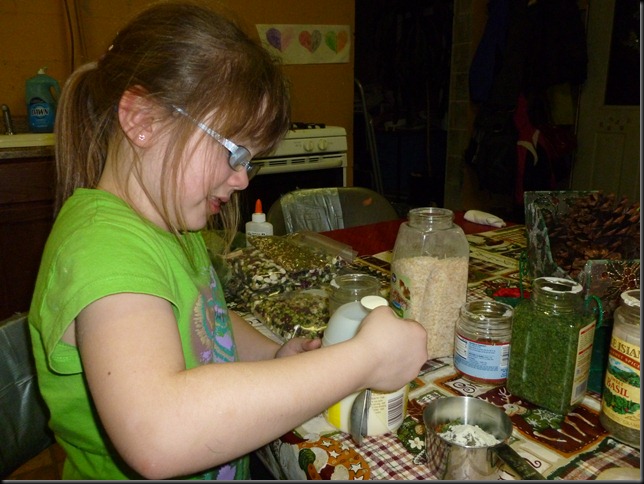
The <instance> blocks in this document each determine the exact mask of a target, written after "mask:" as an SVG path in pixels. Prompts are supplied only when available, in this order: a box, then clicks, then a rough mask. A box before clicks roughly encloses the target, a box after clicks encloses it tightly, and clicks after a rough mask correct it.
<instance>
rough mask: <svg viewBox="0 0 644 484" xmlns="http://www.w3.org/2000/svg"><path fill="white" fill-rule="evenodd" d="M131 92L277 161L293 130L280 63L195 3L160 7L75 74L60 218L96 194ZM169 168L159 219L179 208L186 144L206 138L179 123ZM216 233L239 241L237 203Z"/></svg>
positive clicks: (63, 116)
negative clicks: (79, 195) (80, 196)
mask: <svg viewBox="0 0 644 484" xmlns="http://www.w3.org/2000/svg"><path fill="white" fill-rule="evenodd" d="M127 90H137V91H142V92H144V93H146V94H145V95H146V96H148V97H149V99H151V100H152V101H154V102H156V103H157V104H158V105H160V106H162V107H166V108H167V112H168V116H172V115H173V114H174V111H173V106H180V107H182V108H183V109H185V111H187V112H188V113H190V115H191V116H192V117H193V118H195V119H198V120H203V121H204V122H206V123H207V124H208V125H209V126H212V127H213V128H214V129H216V130H217V131H218V132H220V133H221V134H222V135H223V136H225V137H228V138H234V139H244V140H248V141H249V143H252V145H253V146H255V147H256V148H257V149H259V153H258V154H260V155H261V154H264V153H267V152H269V151H271V150H272V149H273V148H274V147H275V146H276V145H277V143H278V142H279V141H280V139H281V138H282V136H283V135H284V133H285V132H286V130H287V129H288V126H289V115H290V101H289V95H288V85H287V81H286V79H285V78H284V76H283V74H282V72H281V69H280V67H279V65H278V63H277V62H276V61H275V59H273V58H272V57H271V56H270V55H269V53H268V52H267V51H266V50H265V49H264V48H262V47H261V46H260V45H259V44H258V43H256V42H255V41H253V40H252V39H251V38H250V37H249V36H247V35H246V34H245V33H244V32H243V30H242V29H241V28H240V27H239V26H238V24H237V23H236V22H235V21H233V20H231V19H229V18H228V17H226V16H224V15H222V14H220V13H218V12H215V11H214V10H212V9H211V8H207V7H204V6H201V5H199V4H198V3H196V2H163V3H158V4H156V5H154V6H152V7H150V8H149V9H147V10H145V11H143V12H142V13H140V14H139V15H138V16H136V17H135V18H134V19H133V20H132V21H131V22H130V23H129V24H128V25H127V26H126V27H125V28H124V29H123V30H121V31H120V32H119V33H118V34H117V36H116V38H115V39H114V41H113V43H112V44H111V45H110V46H109V48H108V49H107V50H106V52H105V54H104V55H103V56H102V57H101V58H100V59H99V60H98V61H96V62H93V63H90V64H87V65H85V66H82V67H80V68H79V69H77V70H76V71H75V72H74V73H73V74H72V75H71V76H70V78H69V79H68V80H67V82H66V83H65V86H64V89H63V93H62V95H61V98H60V101H59V106H58V113H57V119H56V129H55V132H56V167H57V177H58V178H57V179H58V186H57V190H56V205H55V212H56V213H58V211H59V210H60V208H61V206H62V204H63V203H64V202H65V200H66V199H67V198H69V197H70V196H71V194H72V193H73V192H74V190H75V189H77V188H79V187H84V188H95V187H96V186H97V184H98V181H99V179H100V177H101V174H102V172H103V168H104V166H105V161H106V158H107V156H108V152H109V151H110V150H113V149H114V147H115V146H119V145H120V144H122V142H123V140H124V139H125V134H124V133H123V132H122V129H121V126H120V124H119V120H118V104H119V101H120V99H121V96H122V95H123V93H124V92H126V91H127ZM174 118H175V119H173V121H172V132H173V135H174V136H176V142H175V143H171V144H170V145H171V146H169V149H168V152H167V153H166V155H165V158H164V161H163V168H162V170H163V180H164V182H163V183H164V191H163V193H164V194H165V198H163V202H162V205H163V206H162V207H160V212H161V213H162V215H163V216H164V218H165V221H166V223H168V226H169V227H171V230H172V231H173V232H175V233H177V234H178V233H180V232H181V231H182V230H184V229H185V227H183V226H182V225H183V222H182V221H181V220H180V221H179V224H178V226H175V225H176V224H171V223H169V221H170V215H169V214H168V211H167V207H168V206H169V201H170V200H172V198H169V197H173V198H174V200H175V202H176V200H177V197H178V194H177V181H178V177H179V176H180V170H179V168H180V167H179V163H180V160H181V158H182V156H181V155H182V153H183V150H184V148H185V145H186V141H187V139H188V137H189V136H190V135H191V134H192V133H194V130H195V129H198V128H197V127H196V126H195V125H194V123H192V122H190V120H189V119H187V118H185V117H184V116H174ZM218 224H219V225H220V226H222V227H224V228H226V229H227V230H228V232H229V233H231V234H233V235H234V231H235V230H236V229H237V226H238V224H239V207H238V203H237V197H233V200H231V202H229V203H228V204H226V205H225V206H224V209H223V210H222V212H221V214H220V220H218Z"/></svg>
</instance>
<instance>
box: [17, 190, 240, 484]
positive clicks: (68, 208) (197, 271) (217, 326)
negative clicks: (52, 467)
mask: <svg viewBox="0 0 644 484" xmlns="http://www.w3.org/2000/svg"><path fill="white" fill-rule="evenodd" d="M182 240H183V242H184V244H185V246H186V247H187V248H188V252H189V253H190V254H191V256H192V257H191V259H192V261H193V264H191V260H190V258H188V257H187V256H186V253H185V251H184V249H183V248H182V247H181V244H180V243H179V242H178V240H177V239H176V237H175V236H174V235H172V234H170V233H168V232H166V231H163V230H161V229H160V228H158V227H156V226H154V225H153V224H151V223H149V222H146V221H144V220H143V219H142V218H140V217H139V216H138V215H137V214H136V213H135V212H134V211H133V210H132V209H131V208H130V207H129V206H128V205H127V204H126V203H125V202H124V201H123V200H121V199H120V198H118V197H116V196H114V195H112V194H110V193H107V192H104V191H101V190H90V189H79V190H77V191H76V192H75V193H74V194H73V195H72V196H71V197H70V198H69V199H68V200H67V201H66V203H65V204H64V206H63V208H62V210H61V211H60V213H59V215H58V217H57V218H56V221H55V223H54V227H53V229H52V232H51V234H50V236H49V239H48V241H47V244H46V246H45V251H44V254H43V258H42V262H41V266H40V272H39V274H38V279H37V281H36V287H35V291H34V296H33V300H32V302H31V308H30V310H29V323H30V331H31V337H32V344H33V349H34V356H35V361H36V367H37V370H38V384H39V387H40V390H41V392H42V395H43V397H44V399H45V401H46V402H47V405H48V407H49V410H50V413H51V418H50V422H49V425H50V427H51V428H52V430H53V431H54V432H55V434H56V438H57V440H58V442H59V443H60V445H61V446H62V447H63V448H64V450H65V452H66V453H67V460H66V462H65V467H64V471H63V479H139V478H141V476H139V475H138V474H136V473H135V472H134V471H133V470H132V469H131V468H129V467H128V466H127V465H126V464H125V463H124V462H123V461H122V460H121V459H120V457H119V456H118V453H117V452H116V451H115V450H114V449H113V447H112V445H111V443H110V441H109V438H108V437H107V435H106V434H105V430H104V428H103V426H102V425H101V422H100V420H99V418H98V416H97V414H96V410H95V408H94V405H93V402H92V398H91V395H90V393H89V389H88V387H87V385H86V382H85V379H84V375H83V367H82V363H81V359H80V354H79V352H78V350H77V348H76V347H75V346H71V345H69V344H66V343H63V342H61V337H62V335H63V333H64V332H65V330H66V329H67V327H68V326H69V324H70V323H71V321H72V320H73V319H74V318H75V317H76V316H77V315H78V313H79V312H80V311H81V310H82V309H83V308H84V307H86V306H87V305H88V304H90V303H91V302H93V301H96V300H97V299H99V298H101V297H104V296H107V295H110V294H116V293H122V292H130V293H144V294H152V295H155V296H157V297H161V298H163V299H166V300H167V301H168V302H170V304H172V307H173V309H174V313H175V316H176V318H177V326H178V330H179V333H180V336H181V342H182V347H183V354H184V358H185V361H186V367H187V368H193V367H196V366H198V365H205V364H211V363H225V362H230V361H235V360H236V359H237V351H236V347H235V341H234V339H233V334H232V327H231V323H230V318H229V316H228V311H227V308H226V302H225V300H224V295H223V289H222V287H221V284H220V282H219V279H218V278H217V275H216V273H215V271H214V269H213V268H212V265H211V263H210V259H209V257H208V253H207V251H206V246H205V244H204V241H203V238H202V237H201V234H200V233H186V234H184V235H182ZM141 445H145V442H144V441H142V442H141ZM190 477H196V478H201V479H226V480H230V479H248V478H249V464H248V458H247V457H243V458H241V459H238V460H235V461H233V462H230V463H228V464H226V465H223V466H220V467H217V468H215V469H212V470H211V471H209V472H206V473H204V474H200V475H199V476H190Z"/></svg>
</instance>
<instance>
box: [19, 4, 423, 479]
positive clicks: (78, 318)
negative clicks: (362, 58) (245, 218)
mask: <svg viewBox="0 0 644 484" xmlns="http://www.w3.org/2000/svg"><path fill="white" fill-rule="evenodd" d="M288 113H289V99H288V95H287V86H286V82H285V80H284V78H283V76H282V74H281V73H280V70H279V69H278V67H277V66H276V65H275V63H274V62H273V61H272V60H271V58H270V56H269V55H268V53H267V52H266V51H265V50H264V49H262V48H261V47H260V46H259V45H257V44H256V43H254V42H252V41H251V40H249V38H248V37H247V36H246V35H244V34H243V33H242V31H241V30H240V29H239V28H238V27H236V26H235V24H234V23H232V22H231V21H229V20H226V19H225V18H224V17H222V16H220V15H218V14H216V13H214V12H212V11H210V10H208V9H204V8H200V7H197V6H194V5H190V4H180V3H167V4H159V5H157V6H153V7H151V8H149V9H148V10H147V11H144V12H143V13H141V14H140V15H139V16H138V17H137V18H135V19H134V20H133V21H132V22H131V23H130V24H129V25H128V26H127V27H125V28H124V29H123V30H121V31H120V32H119V33H118V35H117V37H116V38H115V39H114V42H113V44H112V45H111V46H110V47H109V48H108V50H107V52H106V53H105V55H104V56H103V57H101V58H100V60H98V61H97V62H95V63H92V64H89V65H86V66H84V67H82V68H80V69H79V70H78V71H77V72H75V73H74V74H73V75H72V76H71V77H70V78H69V80H68V81H67V83H66V85H65V88H64V92H63V95H62V96H61V99H60V107H59V112H58V119H57V125H56V133H57V145H56V162H57V169H58V189H57V215H56V221H55V224H54V227H53V230H52V232H51V234H50V237H49V240H48V242H47V246H46V248H45V252H44V255H43V259H42V264H41V268H40V273H39V275H38V280H37V283H36V289H35V293H34V297H33V301H32V304H31V308H30V313H29V320H30V329H31V336H32V340H33V347H34V353H35V359H36V365H37V369H38V378H39V385H40V389H41V392H42V394H43V396H44V398H45V400H46V402H47V405H48V406H49V409H50V412H51V419H50V426H51V428H52V429H53V431H54V432H55V434H56V438H57V440H58V442H59V443H60V445H61V446H62V447H63V448H64V450H65V452H66V454H67V460H66V462H65V467H64V471H63V478H64V479H122V478H142V477H144V478H150V479H161V478H171V477H199V478H220V479H233V478H241V479H245V478H248V477H249V470H248V457H247V454H248V453H249V452H251V451H253V450H254V449H257V448H259V447H261V446H263V445H265V444H267V443H269V442H271V441H272V440H275V439H276V438H278V437H279V436H280V435H282V434H284V433H285V432H287V431H289V430H290V429H293V428H295V427H296V426H298V425H299V424H301V423H303V422H304V421H306V420H308V419H309V418H311V417H313V416H315V415H317V414H319V413H320V412H322V411H323V410H324V409H325V408H327V407H329V406H331V405H332V404H334V403H335V402H337V401H339V400H341V399H342V398H343V397H345V396H346V395H348V394H350V393H353V392H356V391H359V390H362V389H364V388H367V387H371V388H375V389H379V390H384V391H392V390H395V389H397V388H400V387H401V386H403V385H404V384H405V383H407V382H409V381H411V380H412V379H413V378H414V377H415V376H416V375H417V374H418V371H419V369H420V367H421V365H422V364H423V363H424V362H425V359H426V357H427V354H426V351H425V347H426V344H425V339H426V334H425V331H424V329H423V328H422V326H420V325H419V324H418V323H416V322H414V321H408V320H400V319H397V318H395V316H393V313H392V311H391V310H390V309H389V308H386V307H382V308H378V309H376V310H374V311H373V312H372V313H371V314H370V316H369V317H368V318H366V320H365V321H364V323H363V325H362V328H361V330H360V331H359V332H358V334H357V336H356V337H355V338H353V339H352V340H350V341H347V342H345V343H341V344H337V345H333V346H330V347H325V348H320V341H319V339H316V340H306V339H301V338H296V339H293V340H291V341H289V342H287V343H286V344H284V345H282V346H279V345H277V344H275V343H274V342H272V341H271V340H269V339H268V338H266V337H265V336H263V335H262V334H261V333H259V332H257V331H256V330H255V329H253V328H252V326H250V325H249V324H248V323H247V322H246V321H244V320H243V319H242V318H241V317H240V316H239V315H236V314H234V313H232V312H229V311H228V310H227V309H226V303H225V301H224V299H223V291H222V287H221V285H220V283H219V280H218V279H217V275H216V274H215V272H214V270H213V268H212V266H211V264H210V262H209V258H208V253H207V250H206V248H205V244H204V241H203V239H202V237H201V235H200V232H199V231H200V230H201V229H202V228H204V227H205V226H206V223H207V221H208V219H209V218H210V217H211V216H213V215H214V216H217V217H220V219H221V221H222V222H223V223H225V224H227V226H228V227H230V228H231V229H232V230H234V229H235V228H236V227H237V222H238V218H239V216H238V214H237V207H236V206H235V203H234V200H235V197H234V196H233V195H234V193H235V192H236V191H239V190H243V189H244V188H246V187H247V186H248V182H249V178H250V176H251V175H252V173H253V165H252V163H251V158H252V157H253V156H256V155H258V154H262V153H266V152H268V151H270V150H271V149H272V148H273V147H274V146H275V145H276V144H277V143H278V142H279V140H280V138H281V137H282V136H283V135H284V133H285V132H286V130H287V127H288V124H289V119H288V118H289V116H288ZM313 380H314V381H315V388H318V389H320V388H323V389H325V390H324V391H320V390H316V391H312V388H313V386H312V381H313Z"/></svg>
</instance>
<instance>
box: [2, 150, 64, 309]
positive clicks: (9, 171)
mask: <svg viewBox="0 0 644 484" xmlns="http://www.w3.org/2000/svg"><path fill="white" fill-rule="evenodd" d="M54 181H55V168H54V158H53V156H38V157H27V158H10V159H0V319H4V318H6V317H7V316H10V315H11V314H13V313H15V312H19V311H27V310H28V309H29V305H30V303H31V295H32V292H33V288H34V284H35V282H36V276H37V274H38V267H39V265H40V258H41V256H42V251H43V248H44V246H45V242H46V240H47V236H48V235H49V232H50V230H51V226H52V224H53V202H54Z"/></svg>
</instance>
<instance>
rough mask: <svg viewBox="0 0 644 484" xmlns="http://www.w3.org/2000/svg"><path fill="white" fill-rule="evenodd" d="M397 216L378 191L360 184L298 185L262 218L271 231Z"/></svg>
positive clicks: (320, 227)
mask: <svg viewBox="0 0 644 484" xmlns="http://www.w3.org/2000/svg"><path fill="white" fill-rule="evenodd" d="M397 218H400V216H399V215H398V213H397V212H396V209H395V208H394V207H393V205H392V204H391V203H390V202H389V200H387V199H386V198H385V197H384V196H382V195H380V194H379V193H378V192H375V191H373V190H370V189H369V188H363V187H330V188H302V189H299V190H293V191H292V192H289V193H287V194H285V195H283V196H282V197H281V198H280V199H279V200H277V201H276V202H275V203H274V204H273V205H272V206H271V208H270V209H269V211H268V213H267V215H266V220H267V221H268V222H270V223H271V224H273V233H274V234H275V235H285V234H289V233H292V232H298V231H303V230H309V231H312V232H323V231H326V230H334V229H342V228H347V227H355V226H358V225H366V224H370V223H375V222H383V221H385V220H395V219H397Z"/></svg>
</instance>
